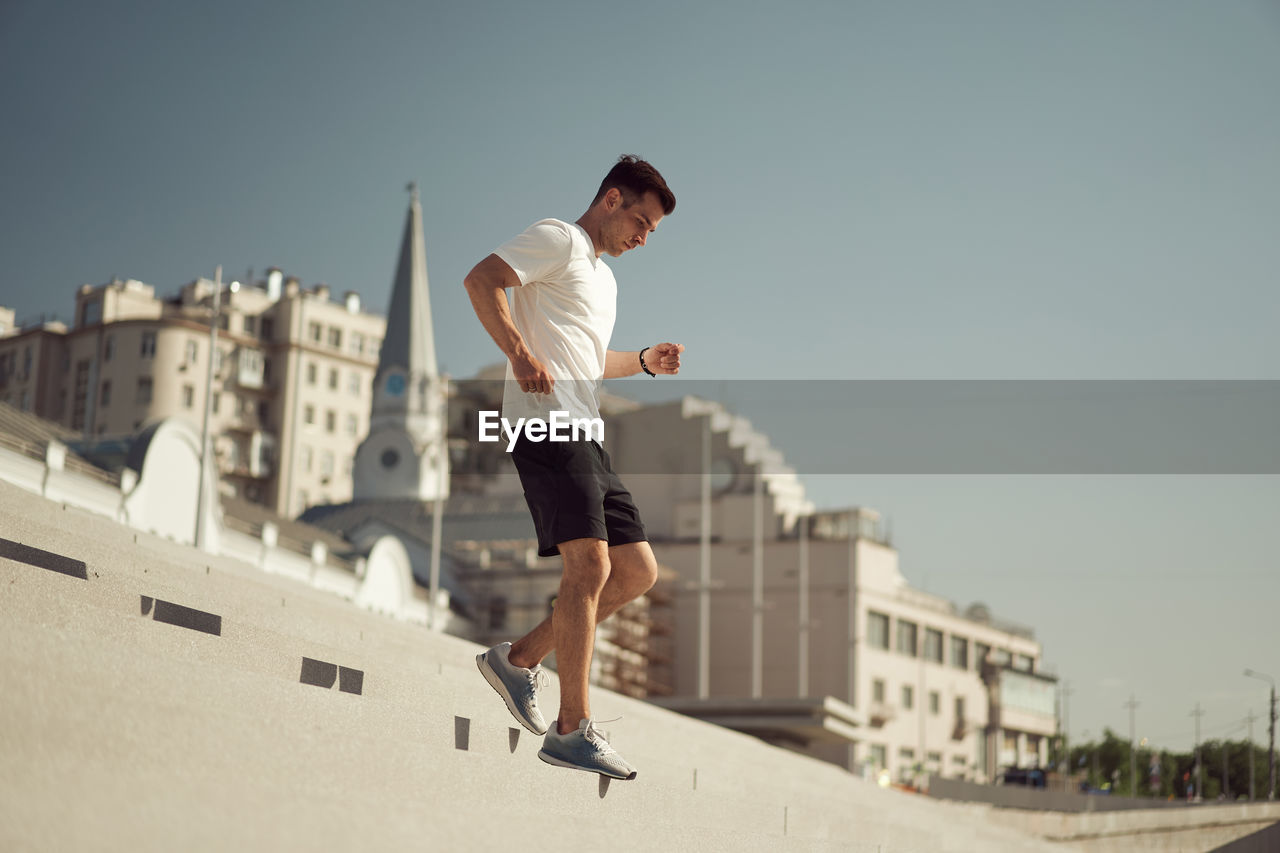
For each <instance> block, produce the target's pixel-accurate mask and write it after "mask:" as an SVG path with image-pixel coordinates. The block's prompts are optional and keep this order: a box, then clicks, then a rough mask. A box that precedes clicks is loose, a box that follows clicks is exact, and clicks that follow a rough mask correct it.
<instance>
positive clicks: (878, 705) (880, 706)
mask: <svg viewBox="0 0 1280 853" xmlns="http://www.w3.org/2000/svg"><path fill="white" fill-rule="evenodd" d="M897 716H898V709H897V708H895V707H894V706H893V705H888V704H885V703H884V702H872V703H871V705H870V706H869V707H868V708H867V722H868V723H869V724H870V725H871V726H872V727H874V728H877V729H878V728H880V727H881V726H883V725H884V724H885V723H888V722H892V721H893V719H894V718H895V717H897Z"/></svg>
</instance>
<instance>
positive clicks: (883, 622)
mask: <svg viewBox="0 0 1280 853" xmlns="http://www.w3.org/2000/svg"><path fill="white" fill-rule="evenodd" d="M867 645H868V646H870V647H871V648H873V649H887V648H889V617H888V616H886V615H885V614H883V613H877V612H875V611H874V610H868V611H867Z"/></svg>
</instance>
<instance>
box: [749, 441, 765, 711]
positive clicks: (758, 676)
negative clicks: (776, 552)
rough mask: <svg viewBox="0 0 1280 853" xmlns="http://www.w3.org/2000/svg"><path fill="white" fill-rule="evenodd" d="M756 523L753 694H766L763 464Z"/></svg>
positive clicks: (754, 501)
mask: <svg viewBox="0 0 1280 853" xmlns="http://www.w3.org/2000/svg"><path fill="white" fill-rule="evenodd" d="M753 479H754V481H755V482H754V485H755V489H754V491H755V495H754V497H753V499H752V504H753V508H754V510H755V524H754V525H753V528H752V532H751V698H752V699H759V698H760V697H762V696H764V465H763V463H761V464H760V467H759V468H758V469H757V470H756V475H755V477H754V478H753Z"/></svg>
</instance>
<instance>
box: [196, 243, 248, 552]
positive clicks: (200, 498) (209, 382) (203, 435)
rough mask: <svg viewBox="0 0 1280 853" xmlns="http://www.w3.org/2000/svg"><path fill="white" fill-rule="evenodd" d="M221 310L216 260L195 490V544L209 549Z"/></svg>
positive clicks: (233, 289)
mask: <svg viewBox="0 0 1280 853" xmlns="http://www.w3.org/2000/svg"><path fill="white" fill-rule="evenodd" d="M239 289H240V282H238V281H233V282H231V287H230V290H231V292H232V293H235V292H237V291H238V290H239ZM221 313H222V265H221V264H219V265H218V268H217V271H216V272H214V274H213V313H212V315H211V316H210V318H209V364H208V366H207V368H206V370H205V384H204V424H203V426H202V427H201V429H200V476H199V479H198V481H197V482H198V485H197V487H196V488H197V491H196V535H195V540H196V547H198V548H203V549H205V550H210V548H209V541H208V540H209V531H208V530H207V529H206V527H205V523H204V515H205V505H204V501H205V489H206V488H210V487H212V489H213V492H214V494H217V491H218V486H217V477H216V475H213V476H214V482H213V483H212V484H209V483H206V482H205V476H206V474H205V472H206V470H207V469H208V467H209V412H210V409H211V407H212V400H213V378H214V373H213V360H214V357H215V355H216V353H217V351H218V320H219V317H220V315H221Z"/></svg>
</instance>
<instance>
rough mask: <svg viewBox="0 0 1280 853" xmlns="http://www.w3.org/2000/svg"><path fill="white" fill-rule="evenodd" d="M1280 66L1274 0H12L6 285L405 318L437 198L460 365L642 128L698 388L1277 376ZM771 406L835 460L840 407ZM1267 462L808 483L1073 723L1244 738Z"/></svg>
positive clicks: (434, 263) (438, 273)
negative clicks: (339, 297)
mask: <svg viewBox="0 0 1280 853" xmlns="http://www.w3.org/2000/svg"><path fill="white" fill-rule="evenodd" d="M1278 80H1280V3H1277V2H1275V0H1223V2H1215V3H1205V2H1198V0H1197V2H1186V0H1126V2H1124V3H1115V2H1112V0H1094V1H1092V2H1091V0H1078V2H1047V0H1045V1H1044V2H1026V0H1008V1H1007V2H953V1H952V0H939V2H900V3H884V2H863V0H843V1H842V2H790V3H785V4H784V3H760V2H739V3H727V2H716V1H714V0H713V2H703V3H696V4H689V3H683V2H668V0H655V2H650V3H646V4H625V5H620V4H611V3H606V2H595V1H594V0H593V2H580V3H579V2H562V0H549V2H545V3H540V4H528V3H515V2H476V3H443V2H433V3H383V2H368V3H362V4H358V5H357V4H349V3H332V2H308V3H305V4H304V3H280V2H252V3H251V2H242V0H225V2H220V3H216V4H209V3H200V4H197V3H187V2H172V0H167V2H120V3H112V4H104V3H87V2H77V3H61V4H49V3H38V2H31V1H30V0H4V2H0V108H2V110H3V112H2V113H0V114H2V115H3V116H4V123H5V130H4V132H3V133H0V259H2V260H3V270H4V275H3V276H2V277H0V305H5V306H8V307H11V308H14V309H16V310H17V313H18V317H19V319H20V320H36V319H38V318H40V317H41V316H42V315H44V316H46V317H50V316H53V315H56V316H58V317H59V318H61V319H63V320H68V319H69V318H70V316H71V312H72V307H73V301H74V293H75V290H76V289H77V288H78V287H79V286H80V285H82V284H85V283H89V284H101V283H104V282H106V281H108V280H110V279H111V278H112V276H120V277H122V278H134V279H138V280H141V281H144V282H146V283H148V284H152V285H154V286H155V287H156V288H157V291H158V292H160V293H161V294H171V293H175V292H176V291H177V289H178V288H179V287H180V286H181V285H182V284H184V283H186V282H189V281H191V280H193V279H195V278H196V277H199V276H206V277H207V276H211V275H212V273H213V271H214V268H215V266H217V265H222V266H223V267H224V268H225V270H226V272H225V274H224V275H225V277H227V278H234V277H247V276H248V275H249V274H250V270H252V271H253V274H254V275H256V276H261V275H262V273H263V271H264V270H265V269H266V268H267V267H269V266H279V267H281V268H282V269H284V270H285V272H286V273H287V274H291V275H297V276H299V277H300V278H301V279H302V281H303V283H304V284H305V285H307V286H311V285H314V284H317V283H321V282H323V283H326V284H328V285H329V286H330V287H331V288H332V290H333V292H334V293H336V294H341V293H342V292H343V291H346V290H355V291H358V292H359V293H360V294H361V295H362V296H363V297H364V299H365V300H366V304H367V305H369V306H370V307H371V308H373V309H374V310H382V306H385V305H386V303H387V301H388V299H389V292H390V285H391V280H392V276H393V273H394V265H395V260H396V255H397V249H398V241H399V239H400V233H401V229H402V227H403V220H404V215H405V210H406V207H407V204H408V194H407V193H406V191H405V186H406V184H407V183H408V182H410V181H416V182H417V183H418V184H419V186H420V187H421V193H422V204H423V215H424V222H425V233H426V246H427V264H428V271H429V275H430V279H431V283H432V303H433V313H434V322H435V330H436V346H437V352H438V355H439V359H440V362H441V364H442V365H443V367H444V369H445V370H447V371H448V372H449V373H451V374H452V375H454V376H456V377H465V376H468V375H471V374H472V373H474V372H475V371H476V370H478V369H479V368H480V367H482V366H484V365H487V364H490V363H493V362H495V361H497V360H498V358H499V357H500V354H499V353H498V351H497V349H496V347H495V346H494V345H493V343H492V342H491V341H490V340H489V339H488V338H487V337H486V336H485V334H484V332H483V330H482V329H481V328H480V326H479V324H478V322H477V321H476V320H475V318H474V315H473V313H472V312H471V309H470V306H469V304H468V302H467V299H466V295H465V292H464V291H463V289H462V287H461V281H462V278H463V276H464V275H465V274H466V272H467V271H468V270H469V269H470V268H471V266H472V265H474V264H475V263H476V262H477V261H479V260H480V259H481V258H483V257H485V256H486V255H487V254H488V253H489V252H490V251H491V250H492V249H493V248H494V247H496V246H497V245H499V244H500V243H502V242H504V241H505V240H506V239H508V238H509V237H511V236H513V235H514V234H515V233H517V232H519V231H520V230H521V229H523V228H524V227H525V226H527V225H528V224H530V223H531V222H534V221H536V220H538V219H541V218H544V217H547V216H556V217H559V218H562V219H574V218H576V217H577V216H578V215H580V214H581V213H582V212H583V211H584V210H585V209H586V207H587V204H588V202H589V201H590V199H591V196H592V195H593V194H594V191H595V188H596V186H597V184H598V183H599V180H600V178H601V177H602V176H603V174H604V172H605V171H606V170H607V169H608V167H609V165H610V164H611V163H612V161H613V160H614V159H615V158H616V157H617V156H618V155H619V154H621V153H624V152H625V153H637V154H640V155H642V156H644V157H646V158H647V159H649V160H650V161H652V162H653V163H654V164H655V165H656V166H657V167H658V168H659V169H660V170H661V171H662V172H663V174H664V175H665V176H666V178H667V180H668V182H669V184H670V185H671V187H672V189H673V190H674V192H675V194H676V197H677V200H678V203H677V207H676V209H675V211H674V213H673V214H672V215H671V216H669V217H667V218H666V219H664V220H663V222H662V223H661V224H660V226H659V228H658V230H657V232H656V233H655V234H653V235H652V237H651V239H650V241H649V244H648V246H646V247H645V248H643V249H641V250H637V251H633V252H630V253H628V254H627V255H626V256H624V257H623V258H620V259H617V260H616V261H610V263H611V264H612V266H613V269H614V271H615V274H616V275H617V277H618V280H619V305H618V309H619V313H618V322H617V325H616V326H615V330H614V337H613V346H614V347H615V348H618V349H639V348H640V347H642V346H644V345H647V344H651V343H656V342H658V341H661V340H671V341H677V342H680V343H683V344H685V346H686V347H687V350H686V353H685V359H684V368H683V369H682V372H681V377H680V378H679V379H676V380H670V382H671V385H672V387H673V388H678V383H679V382H681V381H687V380H694V381H696V380H715V381H717V382H725V383H738V382H745V383H751V382H755V381H758V380H821V381H824V382H830V383H831V384H830V386H829V387H831V388H832V389H842V390H847V389H856V388H857V387H859V386H858V385H857V384H854V383H850V382H847V380H899V381H904V382H905V381H915V380H1025V381H1044V380H1096V381H1098V382H1104V381H1110V380H1206V381H1209V380H1265V379H1270V380H1274V379H1280V368H1278V365H1280V343H1277V341H1278V340H1280V335H1277V334H1276V332H1275V329H1276V327H1277V320H1278V319H1280V287H1276V286H1275V284H1276V282H1275V277H1276V271H1277V270H1280V239H1277V234H1280V157H1277V156H1276V152H1277V151H1280V99H1277V98H1276V97H1275V87H1276V81H1278ZM662 381H668V380H665V379H664V380H662ZM731 387H732V386H731ZM851 393H852V392H851ZM739 396H741V395H740V394H739ZM854 396H855V397H856V395H854ZM731 402H732V401H731ZM850 405H856V399H851V401H850ZM745 408H749V406H747V407H745ZM1269 411H1271V412H1274V409H1272V410H1269ZM744 414H747V415H748V416H749V417H756V418H757V419H758V420H761V422H768V423H770V424H771V426H770V431H769V434H770V437H771V440H772V441H773V443H774V444H775V446H777V447H778V448H780V449H781V450H782V451H783V452H784V453H788V454H791V455H795V456H801V455H803V453H804V452H805V451H806V449H807V448H806V444H805V438H804V436H805V433H804V430H803V429H802V428H801V426H802V425H803V423H804V421H805V420H806V418H808V419H812V418H813V417H816V414H815V412H813V411H810V410H808V409H806V408H805V407H804V406H798V407H797V408H796V410H795V412H794V419H793V420H794V423H795V425H796V428H795V429H789V428H788V426H787V425H786V423H781V424H778V425H776V426H774V423H775V422H776V421H777V417H776V415H777V412H776V411H773V412H755V413H752V412H750V411H746V412H744ZM835 417H837V418H842V417H843V418H847V417H848V415H847V413H845V414H841V413H837V414H836V415H835ZM848 427H849V428H848V438H847V440H848V441H849V442H853V443H856V442H858V440H859V436H858V428H857V427H858V424H857V422H856V420H855V419H850V422H849V424H848ZM1264 436H1265V430H1264ZM1255 438H1256V435H1255ZM1207 439H1208V440H1210V441H1212V440H1213V436H1212V435H1209V436H1207ZM1264 453H1265V448H1264ZM1274 461H1275V459H1274V455H1271V456H1268V457H1267V458H1266V459H1260V460H1259V463H1258V467H1257V469H1256V471H1254V472H1250V471H1249V470H1248V469H1247V466H1246V468H1245V470H1243V471H1242V470H1241V469H1240V468H1239V467H1238V466H1237V467H1234V468H1231V469H1230V470H1229V471H1227V470H1224V471H1216V470H1214V469H1213V467H1212V466H1209V467H1208V468H1207V469H1203V470H1201V469H1196V470H1189V469H1184V468H1180V467H1179V466H1177V465H1170V466H1169V470H1168V471H1167V472H1162V473H1160V472H1158V473H1150V472H1147V473H1140V474H1138V473H1133V472H1131V471H1125V470H1124V466H1120V470H1119V471H1118V472H1115V473H1097V472H1094V471H1086V470H1074V469H1073V468H1072V467H1071V466H1070V465H1066V466H1061V467H1059V468H1050V469H1044V468H1038V467H1037V466H1034V465H1032V466H1029V467H1027V468H1026V469H1025V470H1023V469H1017V468H1014V469H1011V470H1010V469H1001V470H993V471H991V472H983V471H973V470H970V471H968V472H966V473H960V474H955V473H947V474H944V473H939V472H937V471H929V470H902V471H899V472H893V471H888V472H874V473H867V472H865V471H854V470H848V471H844V472H842V473H840V474H817V473H813V468H812V467H811V468H810V469H809V470H805V471H801V476H802V479H803V480H804V482H805V484H806V487H807V489H808V491H809V495H810V497H812V498H813V499H814V500H815V502H816V503H817V504H818V505H820V506H845V505H866V506H872V507H876V508H877V509H879V510H881V511H882V512H883V513H884V514H885V516H886V517H887V518H888V519H889V521H890V523H891V525H892V530H893V537H894V543H895V545H896V546H897V547H898V548H899V550H900V552H901V560H902V567H903V570H904V572H905V573H906V575H907V577H908V579H909V580H911V582H912V583H914V584H916V585H918V586H921V587H923V588H925V589H928V590H930V591H931V592H935V593H938V594H940V595H945V596H947V597H949V598H952V599H954V600H956V601H957V602H958V603H960V604H962V605H963V604H967V603H969V602H973V601H984V602H986V603H987V604H988V605H990V606H991V608H992V609H993V611H995V613H996V614H997V615H1000V616H1003V617H1005V618H1008V619H1011V620H1013V621H1018V622H1023V623H1026V624H1030V625H1033V626H1035V628H1036V630H1037V637H1038V638H1039V639H1040V640H1041V642H1042V643H1043V644H1044V656H1045V663H1046V665H1048V666H1050V667H1052V668H1053V669H1054V671H1056V672H1057V674H1058V675H1059V676H1060V677H1061V678H1063V679H1064V680H1066V681H1067V682H1069V683H1070V687H1071V691H1072V693H1071V695H1070V705H1069V724H1070V729H1071V737H1072V738H1073V740H1079V739H1080V738H1082V737H1083V736H1084V735H1085V733H1086V732H1088V733H1089V735H1090V736H1096V735H1097V734H1098V733H1099V732H1101V730H1102V729H1103V728H1104V727H1108V726H1109V727H1111V728H1112V729H1113V730H1115V731H1117V732H1120V733H1122V734H1127V731H1128V712H1127V711H1126V710H1125V709H1124V708H1123V703H1124V702H1125V701H1126V700H1127V699H1128V698H1129V696H1130V695H1133V696H1134V697H1135V698H1136V699H1137V701H1138V702H1139V703H1140V707H1139V709H1138V711H1137V727H1138V732H1137V735H1138V737H1140V738H1141V737H1148V738H1149V739H1151V740H1152V741H1153V742H1156V743H1158V744H1161V745H1167V746H1169V747H1171V748H1178V749H1186V748H1189V747H1190V746H1191V743H1192V740H1193V737H1194V734H1193V733H1194V721H1193V720H1192V718H1191V717H1190V713H1191V711H1192V710H1193V708H1194V707H1195V704H1196V703H1197V702H1199V703H1200V704H1201V705H1202V707H1204V708H1205V710H1206V711H1207V713H1206V716H1205V717H1204V718H1203V719H1202V733H1203V734H1204V735H1205V736H1206V737H1213V736H1220V735H1223V734H1226V735H1228V736H1232V737H1241V736H1243V733H1244V727H1243V723H1242V721H1243V719H1244V717H1245V716H1246V715H1247V714H1248V713H1249V712H1250V711H1253V712H1254V713H1255V714H1257V715H1258V716H1259V718H1262V717H1263V716H1264V715H1265V701H1266V691H1267V689H1268V688H1267V686H1266V685H1265V684H1264V683H1262V682H1260V681H1256V680H1251V679H1246V678H1244V677H1243V675H1242V671H1243V669H1244V668H1245V667H1252V668H1254V669H1257V670H1261V671H1263V672H1269V673H1271V674H1273V675H1275V676H1277V677H1280V652H1277V651H1276V650H1277V649H1280V627H1278V626H1277V619H1276V602H1277V600H1280V595H1278V594H1280V579H1278V578H1280V571H1277V570H1278V569H1280V566H1278V565H1277V557H1276V554H1277V550H1276V548H1275V539H1274V528H1275V521H1274V520H1275V519H1276V518H1277V517H1280V476H1277V473H1276V471H1277V469H1276V467H1275V466H1274V464H1273V463H1274ZM1264 728H1265V727H1264V724H1263V723H1262V722H1259V723H1258V724H1257V725H1256V731H1255V734H1257V735H1258V736H1259V738H1261V737H1262V735H1261V732H1262V731H1263V729H1264Z"/></svg>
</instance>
